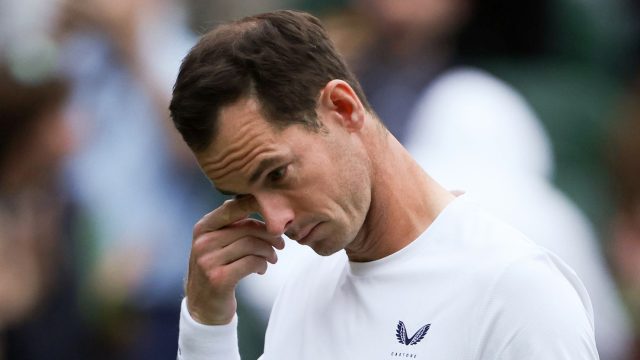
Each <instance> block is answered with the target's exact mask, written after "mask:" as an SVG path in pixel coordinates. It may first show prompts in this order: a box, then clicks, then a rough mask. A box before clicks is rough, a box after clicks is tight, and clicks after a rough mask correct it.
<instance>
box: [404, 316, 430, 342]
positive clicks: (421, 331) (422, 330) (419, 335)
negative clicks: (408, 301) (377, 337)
mask: <svg viewBox="0 0 640 360" xmlns="http://www.w3.org/2000/svg"><path fill="white" fill-rule="evenodd" d="M430 327H431V324H427V325H425V326H423V327H421V328H420V329H419V330H418V331H416V333H415V334H413V336H412V337H410V338H409V337H408V336H407V328H406V327H405V326H404V323H403V322H402V321H398V327H397V328H396V338H397V339H398V342H399V343H400V344H404V345H415V344H417V343H419V342H420V340H422V339H423V338H424V336H425V335H427V331H429V328H430Z"/></svg>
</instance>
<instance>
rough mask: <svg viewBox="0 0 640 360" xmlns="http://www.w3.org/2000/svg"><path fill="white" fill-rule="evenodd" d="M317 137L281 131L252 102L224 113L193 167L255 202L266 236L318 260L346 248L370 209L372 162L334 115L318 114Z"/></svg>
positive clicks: (294, 129) (297, 128)
mask: <svg viewBox="0 0 640 360" xmlns="http://www.w3.org/2000/svg"><path fill="white" fill-rule="evenodd" d="M319 120H320V121H321V122H322V123H323V124H324V129H322V130H321V131H320V132H313V131H310V130H308V129H306V128H305V127H304V126H302V125H291V126H289V127H287V128H285V129H282V130H281V129H278V128H276V127H274V126H272V125H271V124H270V123H268V122H267V121H266V120H265V119H264V118H263V116H262V115H261V114H260V112H259V108H258V104H257V102H256V101H255V100H253V99H245V100H240V101H238V102H236V103H234V104H232V105H230V106H227V107H225V108H223V109H222V111H221V113H220V118H219V127H218V134H217V135H216V138H215V139H214V142H213V143H212V145H211V146H210V147H209V148H208V149H207V150H206V151H204V152H202V153H199V154H196V158H197V160H198V163H199V164H200V166H201V167H202V169H203V170H204V172H205V174H206V175H207V176H208V177H209V179H210V180H211V181H212V182H213V184H214V185H215V187H216V188H218V189H219V190H220V191H221V192H223V193H229V194H235V195H239V196H252V197H254V198H255V200H256V203H257V208H258V209H259V212H260V215H261V216H262V217H263V219H264V221H265V224H266V229H267V231H268V232H269V233H271V234H273V235H280V234H283V233H285V234H286V235H287V236H289V237H290V238H292V239H294V240H297V241H298V242H299V243H301V244H304V245H309V246H310V247H311V248H313V249H314V251H315V252H317V253H318V254H320V255H330V254H332V253H334V252H336V251H338V250H340V249H343V248H345V247H348V245H349V244H350V243H351V242H352V241H353V240H354V238H355V237H356V235H357V234H358V232H359V231H360V229H361V228H362V225H363V223H364V220H365V217H366V215H367V211H368V209H369V206H370V202H371V179H370V171H369V165H368V164H369V162H368V158H367V156H366V152H365V150H364V148H363V146H362V143H361V142H360V140H359V138H358V135H357V134H354V133H353V132H349V131H347V130H345V129H344V128H343V127H342V126H341V124H340V121H339V114H337V113H332V112H331V111H330V110H324V111H323V110H319Z"/></svg>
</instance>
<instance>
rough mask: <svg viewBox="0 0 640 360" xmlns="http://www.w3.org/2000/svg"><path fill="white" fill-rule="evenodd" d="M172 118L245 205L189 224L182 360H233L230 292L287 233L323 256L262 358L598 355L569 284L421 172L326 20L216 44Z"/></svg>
mask: <svg viewBox="0 0 640 360" xmlns="http://www.w3.org/2000/svg"><path fill="white" fill-rule="evenodd" d="M171 112H172V117H173V119H174V122H175V125H176V127H177V128H178V130H179V131H180V132H181V134H182V136H183V137H184V139H185V141H186V142H187V144H188V145H189V146H190V148H191V149H192V150H193V152H194V154H195V156H196V159H197V160H198V163H199V165H200V166H201V168H202V170H203V171H204V173H205V174H206V175H207V177H208V178H209V179H210V180H211V181H212V183H213V184H214V185H215V187H216V188H217V189H218V190H220V191H221V192H223V193H228V194H233V195H235V196H236V197H235V199H234V200H230V201H228V202H226V203H225V204H223V205H222V206H221V207H219V208H218V209H216V210H214V211H213V212H211V213H209V214H207V215H205V216H204V217H203V218H202V219H201V220H200V221H199V222H198V223H197V224H196V226H195V228H194V234H193V245H192V253H191V258H190V262H189V275H188V279H187V284H186V295H187V296H186V298H185V300H184V301H183V307H182V315H181V325H180V326H181V330H180V331H181V333H180V339H179V345H180V350H179V355H178V357H179V358H181V359H184V360H190V359H205V358H206V359H234V358H236V359H237V358H239V355H238V349H237V336H236V324H237V318H236V316H235V310H236V300H235V295H234V289H235V287H236V284H237V283H238V281H239V280H240V279H242V278H243V277H245V276H247V275H249V274H251V273H264V272H265V271H266V269H267V263H275V262H276V260H277V256H276V253H275V250H274V248H275V249H281V248H283V246H284V240H283V237H282V236H283V234H284V235H287V236H288V237H289V238H291V239H294V240H296V241H298V242H299V243H301V244H304V245H308V246H309V247H311V248H312V249H313V250H314V251H315V252H316V253H318V254H320V255H323V256H322V257H314V258H313V259H305V261H304V263H303V264H302V265H301V267H300V268H299V269H298V271H297V272H296V273H293V274H292V275H291V280H290V281H289V283H288V284H286V285H285V286H284V287H283V289H282V291H281V293H280V296H279V298H278V300H277V302H276V304H275V306H274V309H273V311H272V315H271V318H270V323H269V328H268V330H267V336H266V340H265V352H264V355H263V357H262V358H263V359H373V358H376V359H394V358H398V357H404V358H425V359H426V358H428V359H443V360H444V359H447V360H450V359H597V358H598V354H597V351H596V348H595V345H594V339H593V331H594V330H593V320H592V311H591V304H590V301H589V298H588V296H587V294H586V292H585V291H584V288H583V286H582V284H581V283H580V281H579V280H578V279H577V277H576V276H575V274H574V273H573V272H572V271H571V270H570V269H569V268H568V267H567V266H566V265H564V263H563V262H562V261H560V260H559V259H557V258H556V257H555V256H554V255H552V254H550V253H548V252H547V251H546V250H544V249H542V248H540V247H538V246H536V245H534V244H533V243H531V242H529V241H528V240H527V239H525V238H524V237H523V236H522V235H521V234H519V233H518V232H516V231H515V230H513V229H511V228H510V227H508V226H506V225H504V224H503V223H501V222H500V221H498V220H495V219H493V218H492V217H490V216H489V215H487V214H485V213H484V212H482V211H481V210H479V209H477V208H476V207H475V206H474V205H473V204H471V203H470V202H469V201H468V200H466V199H465V198H464V196H462V197H460V198H456V197H455V196H454V195H452V194H450V193H449V192H447V191H446V190H444V189H443V188H442V187H441V186H440V185H438V184H437V183H436V182H435V181H433V180H432V179H431V178H430V177H429V176H428V175H427V174H425V173H424V172H423V170H422V169H421V168H420V166H419V165H418V164H416V162H415V161H414V160H413V159H412V158H411V157H410V156H409V154H408V153H407V152H406V150H405V149H404V148H403V147H402V146H401V145H400V144H399V143H398V141H397V140H396V139H395V138H394V137H393V136H391V135H390V134H389V133H388V131H387V130H386V129H385V128H384V126H383V125H382V123H381V122H380V120H379V119H377V117H376V116H375V114H374V112H373V110H372V109H371V108H370V106H369V105H368V103H367V101H366V99H365V97H364V96H363V94H362V91H361V89H360V86H359V85H358V82H357V80H356V79H355V78H354V77H353V75H352V74H351V73H350V72H349V70H348V69H347V67H346V66H345V64H344V62H343V61H342V60H341V58H340V56H339V55H337V53H336V51H335V49H334V47H333V45H332V44H331V42H330V41H329V40H328V38H327V35H326V33H325V31H324V29H323V28H322V26H321V25H320V23H319V21H318V20H317V19H315V18H314V17H312V16H310V15H307V14H303V13H297V12H291V11H277V12H273V13H267V14H262V15H257V16H253V17H249V18H245V19H242V20H240V21H237V22H233V23H230V24H227V25H223V26H220V27H218V28H217V29H216V30H214V31H213V32H211V33H209V34H207V35H205V36H204V37H203V38H202V39H201V40H200V42H199V43H198V45H196V46H195V47H194V48H193V49H192V50H191V52H190V54H189V55H188V56H187V58H186V59H185V60H184V62H183V65H182V68H181V70H180V74H179V76H178V80H177V82H176V85H175V88H174V96H173V100H172V104H171ZM252 213H259V214H260V215H261V216H262V218H263V219H264V222H262V221H258V220H254V219H250V218H248V216H249V215H250V214H252ZM342 250H344V251H342Z"/></svg>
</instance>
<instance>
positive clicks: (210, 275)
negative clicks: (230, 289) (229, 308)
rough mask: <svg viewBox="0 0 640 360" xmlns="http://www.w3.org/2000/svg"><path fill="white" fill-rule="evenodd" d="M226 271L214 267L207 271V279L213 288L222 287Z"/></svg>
mask: <svg viewBox="0 0 640 360" xmlns="http://www.w3.org/2000/svg"><path fill="white" fill-rule="evenodd" d="M225 274H226V271H225V270H224V268H223V267H216V268H213V269H210V270H209V271H207V279H208V280H209V283H210V284H211V285H213V286H223V285H225V283H226V280H227V279H226V275H225Z"/></svg>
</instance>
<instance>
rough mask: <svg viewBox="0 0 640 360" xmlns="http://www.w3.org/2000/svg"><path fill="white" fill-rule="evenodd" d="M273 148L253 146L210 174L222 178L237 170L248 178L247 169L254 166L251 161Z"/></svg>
mask: <svg viewBox="0 0 640 360" xmlns="http://www.w3.org/2000/svg"><path fill="white" fill-rule="evenodd" d="M274 150H275V149H273V148H271V147H266V148H263V149H260V148H255V149H254V150H253V151H251V152H249V153H248V154H246V155H245V156H242V157H239V158H238V161H234V162H232V163H231V164H229V166H227V167H224V168H220V169H217V170H215V171H212V174H211V175H214V177H216V178H218V179H222V178H224V177H226V176H228V175H229V174H231V173H233V172H239V173H241V174H243V175H245V177H246V178H247V179H248V178H249V171H250V170H251V169H252V168H253V167H254V166H252V162H254V159H256V158H258V157H260V156H261V155H262V154H264V153H266V152H272V151H274ZM216 172H217V173H216ZM214 173H216V174H214Z"/></svg>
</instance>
